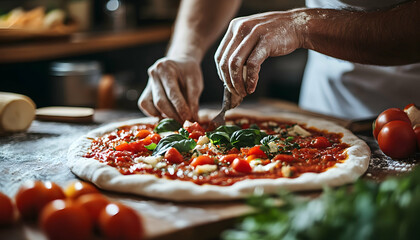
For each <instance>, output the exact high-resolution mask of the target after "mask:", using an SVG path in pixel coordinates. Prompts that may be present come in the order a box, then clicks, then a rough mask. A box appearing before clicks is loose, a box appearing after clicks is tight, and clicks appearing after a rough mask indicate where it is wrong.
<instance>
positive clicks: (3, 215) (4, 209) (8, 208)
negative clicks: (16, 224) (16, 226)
mask: <svg viewBox="0 0 420 240" xmlns="http://www.w3.org/2000/svg"><path fill="white" fill-rule="evenodd" d="M14 219H15V207H14V205H13V202H12V200H11V199H10V198H9V197H8V196H7V195H6V194H3V193H1V192H0V227H1V226H5V225H9V224H12V223H13V221H14Z"/></svg>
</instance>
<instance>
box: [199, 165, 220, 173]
mask: <svg viewBox="0 0 420 240" xmlns="http://www.w3.org/2000/svg"><path fill="white" fill-rule="evenodd" d="M216 170H217V165H212V164H204V165H198V166H196V167H195V170H194V171H195V173H197V174H199V175H200V174H205V173H210V172H214V171H216Z"/></svg>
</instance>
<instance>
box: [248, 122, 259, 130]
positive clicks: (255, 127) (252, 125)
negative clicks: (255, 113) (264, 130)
mask: <svg viewBox="0 0 420 240" xmlns="http://www.w3.org/2000/svg"><path fill="white" fill-rule="evenodd" d="M249 128H250V129H257V130H260V127H258V125H257V124H255V123H253V124H251V126H249Z"/></svg>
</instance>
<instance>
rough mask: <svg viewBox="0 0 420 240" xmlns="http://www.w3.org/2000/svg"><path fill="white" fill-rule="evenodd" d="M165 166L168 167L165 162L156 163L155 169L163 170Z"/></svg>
mask: <svg viewBox="0 0 420 240" xmlns="http://www.w3.org/2000/svg"><path fill="white" fill-rule="evenodd" d="M166 166H168V164H167V163H166V162H158V163H156V165H155V168H164V167H166Z"/></svg>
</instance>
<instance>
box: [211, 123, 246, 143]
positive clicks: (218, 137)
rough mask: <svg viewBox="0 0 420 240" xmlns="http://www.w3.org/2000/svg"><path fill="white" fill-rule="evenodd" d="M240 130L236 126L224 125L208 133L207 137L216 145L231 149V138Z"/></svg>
mask: <svg viewBox="0 0 420 240" xmlns="http://www.w3.org/2000/svg"><path fill="white" fill-rule="evenodd" d="M238 130H241V128H240V127H239V126H236V125H222V126H219V127H218V128H216V129H215V130H214V131H212V132H207V133H206V135H207V137H208V138H209V139H210V141H211V142H212V143H213V144H214V145H223V146H225V147H231V144H230V136H231V135H232V133H234V132H235V131H238Z"/></svg>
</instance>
